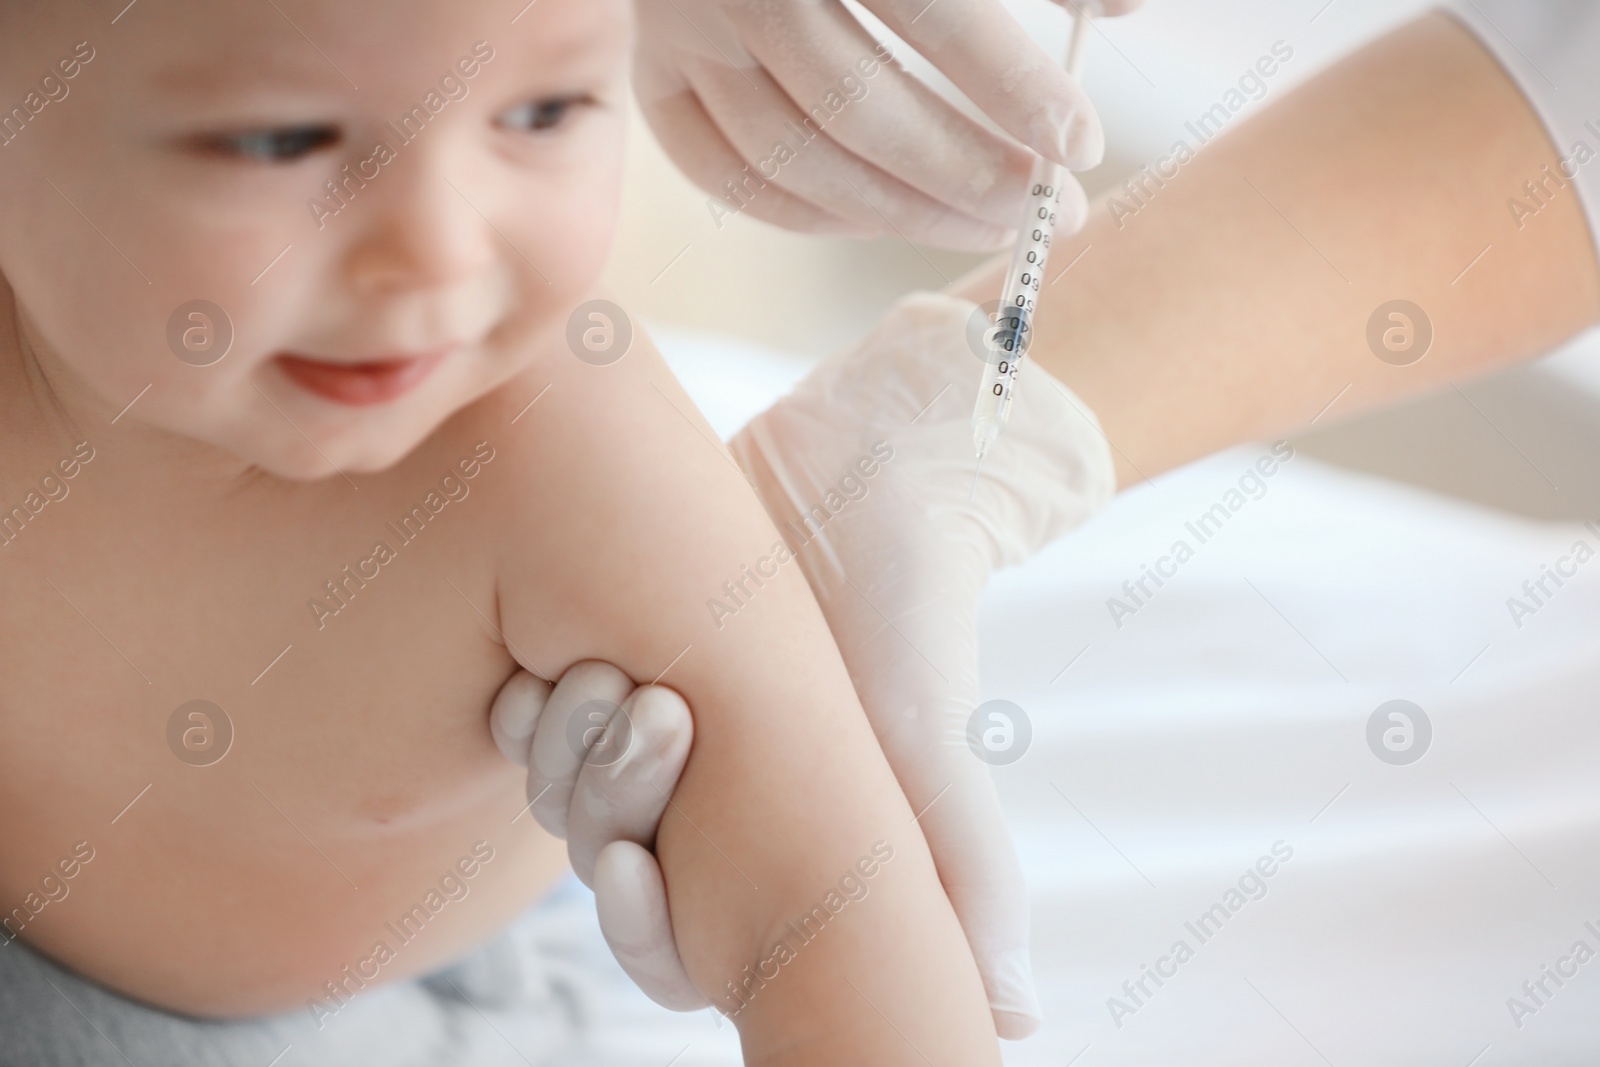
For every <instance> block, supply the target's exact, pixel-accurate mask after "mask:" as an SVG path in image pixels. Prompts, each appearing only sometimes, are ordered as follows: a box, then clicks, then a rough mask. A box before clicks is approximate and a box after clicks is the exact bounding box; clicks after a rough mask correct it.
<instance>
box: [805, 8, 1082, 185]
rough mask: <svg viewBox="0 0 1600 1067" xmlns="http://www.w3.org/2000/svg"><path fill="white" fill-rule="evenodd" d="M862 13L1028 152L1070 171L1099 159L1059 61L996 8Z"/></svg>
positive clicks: (1076, 93)
mask: <svg viewBox="0 0 1600 1067" xmlns="http://www.w3.org/2000/svg"><path fill="white" fill-rule="evenodd" d="M784 6H793V7H797V8H803V7H809V6H810V5H800V4H796V5H784ZM863 6H865V7H866V8H867V10H869V11H871V12H872V13H873V14H874V15H876V16H877V17H878V18H880V19H882V20H883V23H884V25H886V26H888V27H889V29H891V30H893V31H894V32H895V34H897V35H898V36H899V37H900V39H901V40H903V41H905V42H906V43H907V44H909V45H910V46H911V47H912V48H914V49H916V50H917V52H918V53H919V54H921V55H922V56H923V57H924V58H926V59H927V60H928V62H930V63H932V64H933V65H934V66H935V67H937V68H938V69H939V71H940V72H941V73H942V74H944V76H945V77H947V78H949V79H950V80H951V81H952V82H953V83H955V86H956V88H957V89H960V90H961V91H962V92H963V93H965V94H966V95H967V97H968V98H969V99H971V101H972V102H973V103H974V104H976V105H977V106H978V108H979V109H980V110H981V111H982V112H983V113H984V114H985V115H988V116H989V117H990V118H991V119H993V120H994V121H995V122H996V123H998V124H999V126H1000V127H1001V128H1002V129H1004V130H1005V131H1006V132H1007V133H1009V134H1011V135H1012V136H1013V137H1016V138H1017V139H1018V140H1020V141H1021V142H1022V143H1023V144H1025V145H1027V146H1028V147H1029V148H1031V149H1033V150H1034V151H1035V152H1038V153H1039V154H1040V155H1042V156H1044V157H1045V158H1047V159H1053V160H1055V161H1056V162H1057V163H1060V164H1061V165H1062V166H1064V167H1067V168H1068V169H1069V170H1088V169H1089V168H1090V167H1093V166H1096V165H1098V164H1099V162H1100V160H1101V158H1102V157H1103V156H1104V155H1105V148H1106V138H1105V131H1104V130H1103V129H1102V128H1101V126H1100V118H1099V116H1098V115H1096V114H1095V111H1094V107H1093V106H1092V105H1091V104H1090V103H1089V98H1088V96H1086V95H1085V94H1084V92H1083V90H1082V89H1081V88H1080V87H1079V86H1078V83H1077V82H1075V81H1073V80H1072V78H1071V77H1069V76H1068V75H1067V72H1066V70H1065V69H1064V68H1063V66H1062V62H1061V57H1059V56H1050V55H1048V54H1046V53H1045V51H1044V49H1042V48H1040V47H1039V46H1038V45H1037V44H1034V42H1033V39H1032V38H1031V37H1029V36H1028V33H1027V31H1026V30H1024V29H1023V28H1022V26H1021V25H1020V24H1019V23H1018V22H1017V20H1016V19H1015V18H1013V17H1012V16H1011V13H1010V12H1009V11H1007V10H1006V7H1005V4H1004V3H1002V2H1001V0H939V2H938V3H936V4H929V3H927V2H926V0H863ZM918 132H920V131H918Z"/></svg>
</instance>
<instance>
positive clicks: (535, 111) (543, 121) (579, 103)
mask: <svg viewBox="0 0 1600 1067" xmlns="http://www.w3.org/2000/svg"><path fill="white" fill-rule="evenodd" d="M594 103H595V99H594V97H592V96H589V95H588V94H587V93H580V94H577V95H575V96H553V97H549V98H547V99H544V100H530V101H528V102H527V103H526V104H519V105H517V106H516V107H514V108H511V109H510V110H508V111H503V112H501V114H500V117H499V118H498V119H496V120H495V121H496V122H497V123H499V125H501V126H504V127H506V128H507V129H512V130H527V131H530V132H534V133H542V132H545V131H547V130H553V129H555V128H556V127H558V126H560V125H562V124H563V123H564V122H566V120H567V117H568V115H570V114H571V113H572V112H573V111H574V110H575V109H577V108H580V107H588V106H591V105H593V104H594Z"/></svg>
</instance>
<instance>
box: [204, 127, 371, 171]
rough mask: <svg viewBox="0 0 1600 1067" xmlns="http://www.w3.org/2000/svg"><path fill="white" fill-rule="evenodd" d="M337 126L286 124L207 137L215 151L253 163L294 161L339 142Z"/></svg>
mask: <svg viewBox="0 0 1600 1067" xmlns="http://www.w3.org/2000/svg"><path fill="white" fill-rule="evenodd" d="M341 139H342V135H341V134H340V132H339V129H338V127H336V126H283V127H279V128H276V129H269V130H244V131H241V132H239V133H221V134H216V135H213V136H211V137H207V138H205V139H204V142H203V143H204V146H205V147H206V148H208V149H209V150H211V151H213V152H218V153H221V154H223V155H229V156H235V157H237V158H239V159H243V160H246V161H248V162H251V163H293V162H295V161H296V160H298V159H301V158H303V157H305V156H308V155H310V154H311V153H313V152H315V151H317V150H319V149H322V148H327V147H329V146H330V145H335V144H338V143H339V141H340V140H341Z"/></svg>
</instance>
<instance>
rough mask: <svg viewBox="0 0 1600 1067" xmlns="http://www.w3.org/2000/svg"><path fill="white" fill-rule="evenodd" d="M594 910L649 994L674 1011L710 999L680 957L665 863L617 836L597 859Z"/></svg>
mask: <svg viewBox="0 0 1600 1067" xmlns="http://www.w3.org/2000/svg"><path fill="white" fill-rule="evenodd" d="M594 899H595V910H596V911H597V912H598V913H599V915H600V932H601V934H603V935H604V936H605V939H606V944H607V945H609V946H611V952H612V954H613V955H615V956H616V957H617V962H618V963H620V964H622V969H623V970H624V971H626V972H627V974H628V977H629V978H632V979H633V980H634V982H635V983H636V984H637V985H638V986H639V988H640V989H642V990H644V993H645V995H646V996H648V997H649V998H650V999H651V1000H653V1001H655V1002H656V1003H657V1004H660V1005H661V1006H662V1007H664V1008H670V1009H672V1010H673V1011H695V1010H696V1009H699V1008H703V1007H705V1006H706V1005H707V1004H709V1003H711V1002H710V1001H709V1000H707V999H706V997H705V996H704V995H703V994H702V993H701V992H700V990H698V989H696V988H695V985H694V982H692V981H691V980H690V979H689V972H688V971H686V970H684V967H683V960H682V959H680V958H679V957H678V943H677V940H676V939H675V938H674V936H673V933H672V916H671V914H670V913H669V912H668V910H667V886H666V882H665V881H663V880H662V877H661V867H660V866H659V865H658V864H657V863H656V858H655V856H654V855H652V854H651V853H650V851H649V850H648V849H646V848H643V847H641V846H639V845H636V844H634V843H633V842H632V841H613V842H611V844H609V845H607V846H606V847H605V848H603V849H601V850H600V854H599V855H598V856H597V857H596V858H595V861H594Z"/></svg>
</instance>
